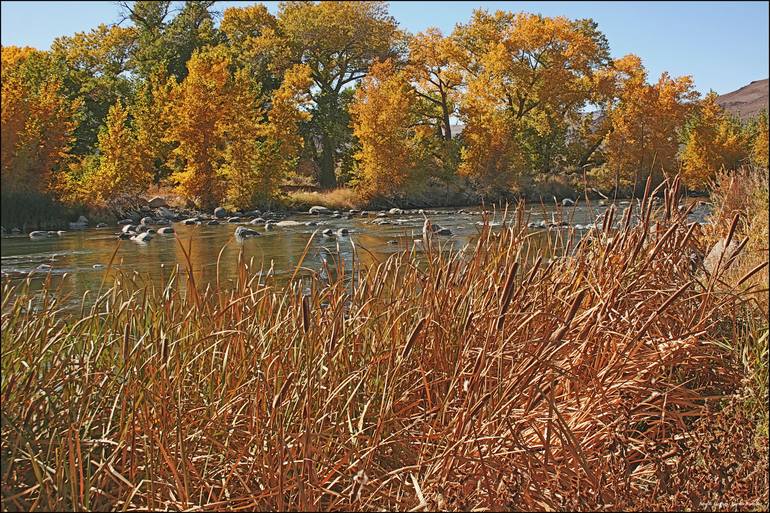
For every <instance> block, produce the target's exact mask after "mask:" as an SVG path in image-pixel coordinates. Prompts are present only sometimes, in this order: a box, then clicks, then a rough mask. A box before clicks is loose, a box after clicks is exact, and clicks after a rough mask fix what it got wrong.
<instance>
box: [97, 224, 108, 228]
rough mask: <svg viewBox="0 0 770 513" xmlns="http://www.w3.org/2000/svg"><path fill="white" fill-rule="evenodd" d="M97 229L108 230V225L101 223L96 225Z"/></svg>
mask: <svg viewBox="0 0 770 513" xmlns="http://www.w3.org/2000/svg"><path fill="white" fill-rule="evenodd" d="M96 227H97V228H107V223H99V224H97V225H96Z"/></svg>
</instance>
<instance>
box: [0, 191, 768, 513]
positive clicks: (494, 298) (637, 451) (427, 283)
mask: <svg viewBox="0 0 770 513" xmlns="http://www.w3.org/2000/svg"><path fill="white" fill-rule="evenodd" d="M677 197H678V182H675V183H674V184H673V186H672V187H671V188H670V189H669V191H668V192H667V194H666V201H665V204H664V207H663V209H662V211H661V212H653V206H652V204H651V202H649V201H646V200H645V201H643V202H642V205H641V207H640V208H638V209H636V210H634V211H632V210H631V209H628V210H627V211H626V213H625V214H624V215H623V216H622V217H621V218H620V219H619V221H620V224H619V227H616V228H613V223H612V222H611V219H612V217H613V216H615V217H618V216H617V215H616V212H615V210H614V207H611V208H610V209H609V210H608V211H607V214H606V215H605V219H604V221H605V222H604V223H603V228H602V229H601V230H594V231H593V232H591V233H590V234H589V236H588V237H587V238H586V239H584V241H583V242H581V243H580V244H575V241H574V240H572V239H571V238H570V237H567V238H566V239H564V240H561V241H558V244H559V246H560V247H563V248H564V252H563V254H564V255H565V256H564V257H562V258H556V259H553V260H550V261H543V259H542V258H541V257H539V256H538V255H537V254H535V253H534V250H533V248H534V245H530V244H529V241H530V239H531V233H530V232H529V231H528V230H527V228H526V219H525V218H524V215H523V211H521V210H519V211H517V212H516V213H515V214H514V215H513V217H512V218H511V219H508V220H507V222H506V225H505V226H504V227H503V228H502V229H500V230H499V231H496V232H493V231H491V230H490V228H489V227H488V226H485V227H484V228H483V229H482V231H481V233H480V235H479V237H478V240H477V242H476V243H475V244H474V245H473V246H471V247H469V248H467V249H466V250H465V251H462V252H453V251H448V250H443V251H440V250H439V249H440V248H439V247H438V244H437V242H434V241H432V240H430V239H428V240H426V242H425V253H424V254H417V253H415V252H414V251H409V252H402V253H399V254H397V255H394V256H392V257H391V258H389V259H388V260H387V261H385V262H382V263H379V264H378V265H376V266H374V267H372V268H370V269H356V270H355V271H357V272H354V273H353V274H352V275H351V274H350V273H349V272H346V270H345V269H344V268H343V264H342V262H341V261H340V262H337V263H336V268H335V269H329V270H327V271H329V272H328V273H327V274H328V275H332V276H337V278H333V279H330V280H329V279H321V278H320V277H318V275H313V276H312V277H311V278H310V281H309V282H306V283H304V284H303V283H302V282H300V281H293V282H292V283H290V284H289V285H288V286H285V287H283V286H277V285H275V284H273V283H272V282H267V283H260V282H259V278H258V277H257V274H256V273H255V271H257V270H259V269H256V268H254V266H253V265H250V264H246V263H243V265H242V267H241V272H240V276H239V278H238V280H237V283H236V284H235V285H234V287H233V288H232V289H230V290H223V289H211V288H207V289H205V290H204V289H203V288H201V287H199V286H196V285H195V284H194V283H192V282H191V281H189V280H188V282H187V283H186V287H182V286H181V282H182V281H183V280H184V274H177V275H175V276H174V277H172V278H171V279H170V281H169V282H168V283H166V284H164V285H163V286H153V285H152V284H147V283H144V282H142V280H141V279H139V278H136V277H131V276H129V277H125V278H123V279H122V280H120V281H119V282H117V283H116V284H115V285H114V286H113V287H112V288H110V289H109V290H106V291H103V292H101V293H100V294H98V300H97V301H96V303H95V304H94V306H92V307H91V308H90V309H87V310H86V311H84V312H83V315H82V316H81V318H79V319H73V318H71V317H68V316H67V315H66V314H64V313H63V312H62V311H61V303H60V302H59V300H57V298H56V295H55V293H54V292H55V291H50V293H47V292H45V291H44V294H43V296H42V297H38V298H33V297H32V294H30V293H27V292H26V291H25V290H24V289H23V288H22V289H13V288H12V287H10V286H9V285H6V286H5V287H4V290H3V303H2V312H3V313H2V371H3V373H2V390H1V391H0V396H1V398H2V411H3V416H2V435H3V436H2V461H3V465H2V474H3V475H2V508H3V509H4V510H31V509H58V510H72V509H88V510H107V509H121V510H134V509H152V510H156V509H194V510H223V509H230V510H238V509H240V510H287V509H295V510H296V509H299V510H351V509H352V510H383V509H385V510H417V511H419V510H434V509H448V510H471V509H483V510H499V509H510V510H519V509H525V510H528V509H536V510H545V509H551V510H552V509H572V508H578V509H592V508H604V509H607V508H609V509H646V508H672V509H681V508H695V509H702V508H704V507H705V508H706V509H724V508H729V506H723V507H720V506H719V505H718V504H717V503H718V502H719V501H725V504H729V502H730V501H733V502H735V501H744V502H748V503H750V505H749V506H747V507H751V504H753V505H754V507H758V508H766V507H767V497H768V491H767V464H766V460H765V462H764V466H763V463H762V461H761V459H760V456H758V454H759V455H761V454H762V453H761V450H760V448H757V447H753V446H751V445H750V444H749V445H748V446H747V445H746V444H743V443H742V442H743V441H744V438H745V436H748V435H745V431H746V429H745V425H742V426H743V427H744V429H743V430H736V429H733V428H732V427H731V425H727V427H724V426H722V427H720V426H721V425H720V426H716V425H714V424H709V423H704V420H708V419H709V416H710V415H711V414H712V411H713V410H714V409H715V408H717V407H718V405H719V402H720V401H722V400H723V399H725V398H728V397H730V396H731V394H733V393H734V392H735V391H736V390H739V389H740V386H741V383H740V380H741V377H742V376H741V367H740V365H739V364H738V363H737V362H736V358H735V355H734V354H733V353H732V352H730V351H729V350H726V349H725V348H724V347H723V344H722V345H720V342H721V341H723V340H725V339H730V338H731V337H733V336H734V334H735V332H736V329H737V327H738V326H739V325H740V323H741V322H742V319H741V318H739V317H738V312H741V311H743V309H742V308H741V307H742V305H744V304H745V303H746V302H747V301H750V300H751V299H750V298H751V292H752V290H753V287H756V286H755V285H751V284H747V283H743V284H742V285H741V286H737V285H736V286H732V287H727V288H716V287H714V284H715V283H716V282H717V281H719V280H721V278H722V272H721V271H720V272H718V273H716V274H714V275H712V276H706V275H704V274H703V273H702V272H700V271H697V270H696V271H693V269H692V267H691V261H690V254H691V251H692V250H693V249H694V248H696V247H697V246H698V245H699V244H701V240H700V239H701V237H703V234H702V233H701V229H700V227H699V226H697V225H694V224H688V222H687V219H686V213H684V212H679V211H678V210H677V209H676V208H672V206H674V205H676V204H677ZM632 215H633V216H637V217H638V220H639V222H638V223H633V222H631V221H632ZM655 220H657V223H656V224H654V221H655ZM180 244H181V242H180ZM301 265H302V264H301V262H300V264H298V269H299V268H300V266H301ZM331 271H334V272H331ZM348 271H349V270H348ZM189 276H192V275H191V274H190V275H189ZM304 287H308V288H309V290H304ZM35 305H38V306H39V307H40V308H37V309H36V308H34V306H35ZM719 429H722V431H719ZM725 432H729V436H728V437H725V436H722V435H721V434H720V433H725ZM712 435H713V436H712ZM744 435H745V436H744ZM765 440H766V438H765ZM726 443H731V444H738V445H736V446H735V447H733V446H732V445H726ZM730 451H733V452H730ZM737 451H740V452H737ZM764 454H765V455H766V452H765V453H764ZM717 472H720V473H721V474H717Z"/></svg>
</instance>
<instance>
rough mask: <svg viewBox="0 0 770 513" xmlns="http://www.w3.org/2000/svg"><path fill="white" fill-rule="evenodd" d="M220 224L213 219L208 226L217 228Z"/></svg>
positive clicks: (208, 222)
mask: <svg viewBox="0 0 770 513" xmlns="http://www.w3.org/2000/svg"><path fill="white" fill-rule="evenodd" d="M218 224H219V221H217V220H216V219H212V220H210V221H207V222H206V225H207V226H216V225H218Z"/></svg>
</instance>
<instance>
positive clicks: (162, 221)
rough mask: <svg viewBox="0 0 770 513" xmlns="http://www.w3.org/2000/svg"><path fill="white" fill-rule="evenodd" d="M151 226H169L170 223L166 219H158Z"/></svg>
mask: <svg viewBox="0 0 770 513" xmlns="http://www.w3.org/2000/svg"><path fill="white" fill-rule="evenodd" d="M153 224H156V225H158V226H169V225H170V224H171V221H169V220H168V219H163V218H160V219H155V222H154V223H153Z"/></svg>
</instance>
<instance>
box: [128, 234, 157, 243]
mask: <svg viewBox="0 0 770 513" xmlns="http://www.w3.org/2000/svg"><path fill="white" fill-rule="evenodd" d="M131 240H132V241H134V242H148V241H150V240H152V234H150V233H148V232H144V233H139V234H137V235H134V236H133V237H131Z"/></svg>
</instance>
